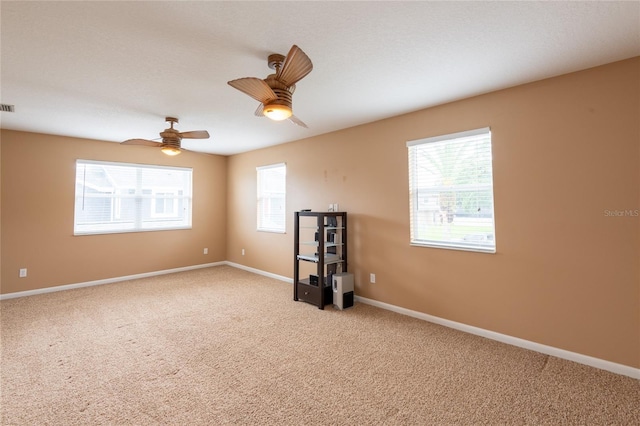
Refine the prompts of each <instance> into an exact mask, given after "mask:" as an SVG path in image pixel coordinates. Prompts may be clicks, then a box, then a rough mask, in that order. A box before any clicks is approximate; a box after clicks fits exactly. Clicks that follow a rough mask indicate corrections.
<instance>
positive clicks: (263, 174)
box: [256, 163, 287, 234]
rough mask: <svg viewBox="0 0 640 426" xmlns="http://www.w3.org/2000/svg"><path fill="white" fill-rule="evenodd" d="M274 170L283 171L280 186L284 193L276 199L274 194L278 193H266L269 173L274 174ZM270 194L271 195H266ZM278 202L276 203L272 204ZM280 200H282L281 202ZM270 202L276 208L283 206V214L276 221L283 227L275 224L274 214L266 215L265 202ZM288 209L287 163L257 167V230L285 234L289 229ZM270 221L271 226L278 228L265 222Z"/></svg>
mask: <svg viewBox="0 0 640 426" xmlns="http://www.w3.org/2000/svg"><path fill="white" fill-rule="evenodd" d="M274 169H283V171H284V173H283V177H282V179H283V181H282V182H279V185H280V186H281V187H282V188H283V192H281V194H282V195H281V196H279V197H274V196H272V194H278V192H277V191H274V190H273V189H271V190H267V191H265V185H266V183H265V181H266V179H267V178H268V175H267V173H269V172H273V171H274ZM265 192H268V193H269V194H266V193H265ZM272 200H273V201H276V202H275V203H274V202H272ZM279 200H281V201H280V202H279ZM265 201H268V202H269V204H274V205H276V207H277V206H278V205H280V204H281V207H280V209H281V211H282V212H281V213H280V214H279V215H278V216H277V217H276V220H277V221H279V222H282V225H281V226H277V223H276V222H274V221H273V220H269V219H272V217H271V216H273V215H274V213H269V214H265V206H264V202H265ZM286 207H287V164H286V163H275V164H269V165H265V166H258V167H256V230H257V231H260V232H272V233H277V234H284V233H285V232H286V229H287V217H286V213H287V211H286ZM267 221H269V222H270V224H275V225H276V226H267V224H266V223H265V222H267Z"/></svg>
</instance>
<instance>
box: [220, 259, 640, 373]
mask: <svg viewBox="0 0 640 426" xmlns="http://www.w3.org/2000/svg"><path fill="white" fill-rule="evenodd" d="M227 265H230V266H234V267H236V268H240V269H245V270H247V271H251V272H254V273H256V274H259V275H265V276H267V277H271V278H275V279H279V280H281V281H286V282H288V283H290V284H291V283H293V280H292V279H291V278H287V277H283V276H280V275H274V274H271V273H269V272H265V271H261V270H258V269H254V268H249V267H246V266H242V265H238V264H235V263H230V262H227ZM355 300H356V301H357V302H361V303H365V304H367V305H371V306H376V307H378V308H382V309H386V310H388V311H393V312H396V313H399V314H402V315H407V316H410V317H413V318H417V319H421V320H424V321H428V322H432V323H434V324H439V325H443V326H445V327H449V328H453V329H455V330H460V331H464V332H465V333H469V334H475V335H476V336H481V337H486V338H487V339H491V340H497V341H498V342H502V343H506V344H508V345H513V346H517V347H520V348H524V349H529V350H532V351H535V352H540V353H543V354H546V355H551V356H555V357H556V358H561V359H566V360H568V361H574V362H577V363H579V364H584V365H588V366H590V367H595V368H599V369H601V370H606V371H610V372H612V373H616V374H621V375H623V376H629V377H632V378H634V379H640V368H634V367H630V366H628V365H623V364H617V363H615V362H611V361H606V360H604V359H600V358H594V357H591V356H588V355H583V354H579V353H576V352H571V351H567V350H564V349H559V348H556V347H553V346H547V345H543V344H541V343H536V342H531V341H529V340H524V339H520V338H518V337H513V336H509V335H506V334H501V333H496V332H495V331H490V330H485V329H483V328H479V327H474V326H472V325H467V324H463V323H460V322H456V321H451V320H448V319H444V318H440V317H436V316H433V315H428V314H425V313H422V312H418V311H412V310H411V309H406V308H402V307H400V306H395V305H391V304H389V303H384V302H378V301H377V300H373V299H367V298H366V297H362V296H357V295H356V296H355Z"/></svg>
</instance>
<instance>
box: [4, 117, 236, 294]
mask: <svg viewBox="0 0 640 426" xmlns="http://www.w3.org/2000/svg"><path fill="white" fill-rule="evenodd" d="M1 136H2V139H1V141H0V144H1V145H0V150H1V151H2V156H1V161H2V167H1V174H2V178H1V184H2V197H1V198H2V200H1V203H2V226H1V228H2V232H1V238H2V244H1V246H2V252H1V253H2V259H1V260H2V272H1V275H2V281H1V286H0V290H1V292H2V293H3V294H5V293H13V292H20V291H26V290H34V289H39V288H44V287H53V286H58V285H64V284H76V283H82V282H87V281H93V280H100V279H107V278H114V277H122V276H127V275H133V274H140V273H145V272H152V271H161V270H167V269H172V268H179V267H184V266H190V265H199V264H206V263H210V262H217V261H223V260H225V258H226V238H227V235H226V226H225V225H226V220H227V218H226V190H227V189H226V188H227V180H226V179H227V158H226V157H222V156H215V155H206V154H196V153H188V152H185V153H183V154H181V155H179V156H178V157H171V158H170V157H167V156H165V155H164V154H162V153H161V152H160V150H158V149H152V148H149V147H140V146H123V145H119V144H116V143H112V142H100V141H94V140H87V139H75V138H67V137H58V136H50V135H42V134H35V133H24V132H14V131H9V130H2V133H1ZM76 159H88V160H104V161H122V162H132V163H143V164H162V165H175V166H182V167H192V168H193V219H192V225H193V227H192V229H190V230H176V231H155V232H138V233H124V234H109V235H85V236H73V205H74V197H75V193H74V192H75V183H74V182H75V161H76ZM205 247H207V248H208V249H209V254H208V255H204V254H203V248H205ZM20 268H27V269H28V275H27V277H26V278H18V271H19V269H20Z"/></svg>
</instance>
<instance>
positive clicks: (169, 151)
mask: <svg viewBox="0 0 640 426" xmlns="http://www.w3.org/2000/svg"><path fill="white" fill-rule="evenodd" d="M160 150H161V151H162V153H163V154H166V155H170V156H172V157H173V156H174V155H178V154H180V150H179V149H178V148H176V147H173V146H164V147H162V148H161V149H160Z"/></svg>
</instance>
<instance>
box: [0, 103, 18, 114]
mask: <svg viewBox="0 0 640 426" xmlns="http://www.w3.org/2000/svg"><path fill="white" fill-rule="evenodd" d="M0 111H2V112H16V106H15V105H7V104H0Z"/></svg>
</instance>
